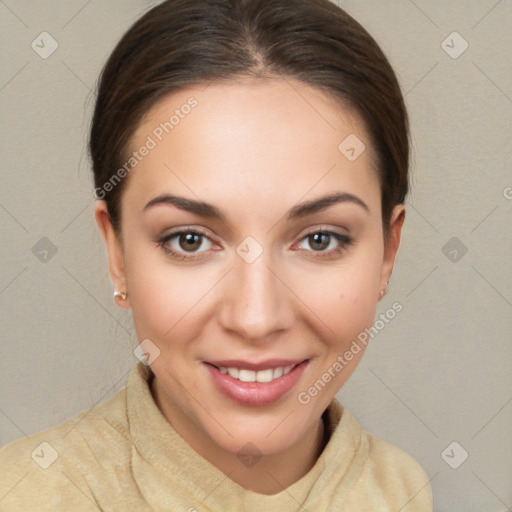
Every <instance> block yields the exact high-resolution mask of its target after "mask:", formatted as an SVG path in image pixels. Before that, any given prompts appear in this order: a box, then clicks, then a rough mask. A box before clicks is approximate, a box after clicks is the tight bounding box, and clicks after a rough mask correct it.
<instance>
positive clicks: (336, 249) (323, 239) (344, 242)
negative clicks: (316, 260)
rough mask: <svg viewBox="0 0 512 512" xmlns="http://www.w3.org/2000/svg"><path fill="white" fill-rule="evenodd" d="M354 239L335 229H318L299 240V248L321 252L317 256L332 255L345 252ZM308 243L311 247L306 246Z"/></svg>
mask: <svg viewBox="0 0 512 512" xmlns="http://www.w3.org/2000/svg"><path fill="white" fill-rule="evenodd" d="M352 242H353V240H352V239H351V238H350V237H348V236H347V235H342V234H341V233H337V232H335V231H327V230H318V231H314V232H312V233H309V234H307V235H306V236H305V237H304V238H302V239H301V241H300V242H299V248H301V249H305V250H307V251H309V252H314V253H319V254H316V255H315V257H332V256H336V255H338V254H339V253H341V252H343V250H344V249H346V248H347V247H348V246H349V245H350V244H351V243H352ZM305 245H308V246H309V247H310V249H308V248H307V247H304V246H305Z"/></svg>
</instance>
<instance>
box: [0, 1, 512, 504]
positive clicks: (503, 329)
mask: <svg viewBox="0 0 512 512" xmlns="http://www.w3.org/2000/svg"><path fill="white" fill-rule="evenodd" d="M154 3H156V2H154ZM154 3H152V2H149V1H143V0H138V1H137V0H125V1H120V0H114V1H109V2H100V1H99V0H92V1H89V2H87V1H86V0H73V1H69V0H66V1H52V2H47V1H42V0H38V1H21V0H20V1H14V0H3V1H1V0H0V19H1V21H0V44H1V47H2V52H3V58H2V65H1V76H0V108H1V112H2V123H1V127H0V130H1V132H0V144H1V151H2V152H1V155H2V158H1V172H2V186H1V189H0V222H1V225H2V231H1V235H0V236H1V249H0V251H1V252H0V257H1V262H2V265H1V272H0V310H1V313H0V314H1V327H2V334H3V339H2V344H1V349H2V353H1V358H0V368H1V375H2V387H1V392H0V444H5V443H7V442H9V441H12V440H14V439H17V438H20V437H23V436H24V435H28V434H31V433H33V432H37V431H40V430H42V429H45V428H48V427H50V426H53V425H55V424H57V423H59V422H61V421H63V420H65V419H67V418H68V417H70V416H71V415H73V414H75V413H77V412H79V411H81V410H83V409H86V408H89V407H91V406H93V405H95V404H97V403H98V402H100V401H103V400H105V399H107V398H108V397H110V396H111V395H112V394H113V393H114V392H115V391H117V390H118V389H120V388H121V387H122V386H123V385H124V384H125V382H126V378H127V375H128V372H129V371H130V369H131V368H132V366H133V365H134V364H135V363H136V362H137V360H136V359H135V356H134V355H133V353H132V351H133V348H134V347H135V346H136V344H137V340H136V337H135V335H134V330H133V326H132V322H131V317H130V313H129V312H126V311H123V310H121V309H119V308H117V307H116V306H115V305H114V303H113V301H112V291H113V289H112V285H111V282H110V278H109V275H108V271H107V265H106V253H105V250H104V248H103V245H102V241H101V238H100V235H99V232H98V231H97V228H96V225H95V223H94V218H93V204H94V200H93V197H92V190H93V187H92V180H91V176H90V168H89V162H88V159H87V155H86V151H85V139H86V132H87V127H88V123H89V119H90V114H91V108H92V106H93V100H94V96H93V93H92V92H91V91H92V90H93V87H94V84H95V80H96V79H97V76H98V73H99V71H100V69H101V66H102V65H103V63H104V61H105V59H106V58H107V56H108V54H109V52H110V51H111V49H112V48H113V45H114V44H115V42H116V41H117V40H118V39H119V37H120V36H121V35H122V33H123V32H124V31H125V30H126V29H127V28H128V26H129V25H130V24H131V23H132V21H134V20H135V19H136V18H137V17H138V16H139V15H140V14H141V13H142V12H144V11H145V10H146V9H147V8H148V7H150V6H151V5H153V4H154ZM339 4H340V6H341V7H343V8H345V9H346V10H347V11H348V12H349V13H350V14H351V15H353V16H354V17H355V18H356V19H357V20H358V21H360V22H361V23H362V24H363V25H364V26H365V27H366V28H367V29H368V30H369V31H370V33H371V34H372V35H373V36H374V37H375V38H376V39H377V41H378V42H379V43H380V44H381V46H382V48H383V49H384V51H385V52H386V53H387V55H388V56H389V58H390V60H391V62H392V64H393V66H394V67H395V69H396V71H397V74H398V76H399V79H400V81H401V84H402V87H403V90H404V93H405V97H406V101H407V105H408V108H409V112H410V117H411V124H412V135H413V144H414V149H413V168H412V183H413V190H412V193H411V195H410V196H409V199H408V201H407V212H408V213H407V218H406V223H405V228H404V235H403V240H402V246H401V248H400V251H399V255H398V259H397V264H396V267H395V272H394V274H393V277H392V281H391V283H390V290H389V293H388V295H387V296H386V297H385V298H384V300H383V301H382V302H381V304H380V306H379V310H378V313H380V312H384V311H386V310H387V309H388V308H389V307H391V304H393V302H395V301H399V302H400V303H401V304H402V305H403V311H402V312H400V313H399V314H398V315H397V316H396V318H395V319H394V320H393V321H392V322H390V323H389V324H388V325H386V327H385V328H384V329H382V330H381V331H380V332H379V334H378V335H377V336H375V337H374V338H373V339H372V341H371V344H370V346H369V348H368V350H367V352H366V355H365V357H364V359H363V361H362V363H361V364H360V366H359V368H358V370H357V371H356V373H355V374H354V375H353V376H352V377H351V379H350V380H349V381H348V383H347V384H346V385H345V386H344V388H343V389H342V390H341V392H340V393H339V398H340V400H341V401H342V402H343V403H344V404H345V405H346V406H347V407H348V408H349V409H350V410H351V412H352V413H353V414H354V416H355V417H356V418H357V420H358V421H359V422H360V424H361V425H362V426H363V428H365V429H366V430H368V431H370V432H372V433H373V434H374V435H376V436H378V437H380V438H382V439H385V440H387V441H389V442H390V443H392V444H395V445H397V446H399V447H401V448H402V449H404V450H406V451H407V452H409V453H410V454H411V455H413V456H414V457H415V458H416V459H417V460H418V461H419V462H420V463H421V464H422V466H423V467H424V468H425V470H426V471H427V473H428V475H429V476H430V477H431V479H432V487H433V491H434V500H435V509H436V511H463V510H464V511H486V512H491V511H504V510H507V508H510V507H512V485H511V482H512V456H511V454H512V343H511V331H512V286H511V278H512V236H511V234H512V229H511V224H512V222H511V220H512V168H511V162H512V149H511V148H512V140H511V125H512V123H511V121H512V67H511V65H510V62H511V60H512V56H511V48H512V35H511V34H512V2H511V1H510V0H508V1H506V0H501V1H496V0H479V1H466V0H452V1H449V2H446V1H435V2H434V1H430V2H429V1H426V0H415V1H414V2H413V1H412V0H397V1H393V2H384V1H377V0H373V1H368V2H361V1H356V0H341V1H339ZM44 31H46V32H48V33H49V34H50V35H51V36H52V37H53V38H54V39H55V40H56V41H57V43H58V48H57V49H56V51H55V52H54V53H53V54H52V55H50V56H49V57H48V58H46V59H43V58H42V57H41V56H40V55H39V54H38V53H36V51H35V50H34V49H32V47H31V43H32V41H34V40H35V41H36V43H38V41H39V45H40V46H42V44H41V42H40V41H41V37H39V35H40V34H41V32H44ZM454 31H456V32H458V33H459V34H460V37H459V36H458V35H455V36H453V35H452V36H450V34H452V33H453V32H454ZM43 37H47V36H43ZM462 38H463V39H462ZM443 41H445V42H444V43H443ZM464 41H466V42H467V44H468V48H467V49H466V50H465V51H464V52H463V53H462V54H460V55H459V53H460V52H461V50H463V49H464V46H465V44H464ZM44 46H45V49H46V50H45V51H47V50H48V49H49V48H50V40H49V39H45V44H44ZM38 49H39V51H42V50H43V49H42V48H38ZM455 57H456V58H455ZM41 239H42V240H41ZM446 244H448V245H446ZM465 250H467V252H466V253H464V252H465ZM45 251H46V252H45ZM55 251H56V252H55ZM454 441H455V442H457V443H458V444H457V445H452V446H451V447H449V448H448V450H446V451H445V449H446V448H447V447H448V446H449V445H450V443H452V442H454ZM463 450H465V451H466V452H467V453H468V458H467V459H466V460H465V461H464V462H463V463H461V462H462V460H463V455H464V452H463ZM443 453H444V459H443V456H442V454H443ZM445 460H446V461H449V462H450V463H451V465H452V466H458V467H457V468H452V467H450V465H448V463H447V462H445ZM0 499H1V497H0Z"/></svg>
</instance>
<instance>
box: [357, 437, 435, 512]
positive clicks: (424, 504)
mask: <svg viewBox="0 0 512 512" xmlns="http://www.w3.org/2000/svg"><path fill="white" fill-rule="evenodd" d="M363 434H364V436H365V438H366V439H367V442H368V448H369V453H368V459H367V470H368V472H369V473H370V474H371V477H372V479H374V480H375V481H376V483H378V488H379V489H380V490H381V492H382V493H383V495H385V496H388V499H392V500H394V501H395V502H396V503H397V505H400V510H402V511H403V512H407V511H409V510H411V511H413V510H414V511H432V510H433V504H432V489H431V485H430V479H429V477H428V475H427V473H426V472H425V470H424V469H423V467H422V466H421V465H420V464H419V463H418V461H417V460H416V459H414V458H413V457H412V456H411V455H410V454H408V453H407V452H405V451H404V450H402V449H400V448H398V447H397V446H394V445H392V444H390V443H388V442H386V441H383V440H382V439H379V438H377V437H375V436H374V435H372V434H370V433H368V432H365V431H363Z"/></svg>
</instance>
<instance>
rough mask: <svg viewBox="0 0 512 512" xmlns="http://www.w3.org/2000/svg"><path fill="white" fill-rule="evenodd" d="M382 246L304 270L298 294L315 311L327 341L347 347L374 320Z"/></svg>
mask: <svg viewBox="0 0 512 512" xmlns="http://www.w3.org/2000/svg"><path fill="white" fill-rule="evenodd" d="M378 255H379V248H378V247H375V248H373V250H372V249H366V250H365V251H364V252H362V251H359V252H358V254H357V255H356V254H354V255H353V256H351V257H350V258H347V259H345V260H344V261H343V262H341V263H340V264H339V266H335V267H333V266H330V267H325V268H324V269H318V268H317V269H316V270H315V272H302V273H301V277H300V280H299V279H298V280H297V288H296V290H297V291H296V293H297V295H298V296H299V297H300V298H301V299H302V300H303V302H304V303H305V304H306V305H307V306H308V307H309V308H310V309H311V310H312V311H313V312H314V313H315V317H316V318H317V321H316V323H317V325H318V327H319V329H322V331H323V332H325V333H326V334H325V338H324V342H327V343H329V344H330V345H333V349H337V350H344V347H345V346H348V345H349V344H350V343H351V341H352V340H353V339H355V338H356V337H357V335H358V334H359V333H360V332H361V331H363V330H364V329H365V328H367V327H369V326H371V325H372V323H373V319H374V315H375V311H376V307H377V302H378V289H379V283H380V272H381V264H382V260H379V258H378Z"/></svg>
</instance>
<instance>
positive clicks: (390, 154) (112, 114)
mask: <svg viewBox="0 0 512 512" xmlns="http://www.w3.org/2000/svg"><path fill="white" fill-rule="evenodd" d="M246 75H247V76H256V77H265V76H272V77H275V76H283V77H290V78H295V79H298V80H301V81H302V82H304V83H306V84H309V85H312V86H315V87H318V88H319V89H322V90H323V91H324V92H327V93H329V94H330V95H331V96H333V97H335V98H338V99H340V100H341V101H343V102H345V103H348V104H349V105H351V106H352V107H353V108H355V110H356V111H357V113H358V114H359V115H360V116H361V118H362V119H363V120H364V122H365V125H366V128H367V130H368V131H369V134H370V137H371V139H372V140H371V142H372V144H373V148H374V150H375V153H376V155H377V159H378V162H377V164H378V173H379V180H380V185H381V197H382V220H383V229H384V235H385V237H387V235H388V228H389V221H390V218H391V213H392V210H393V207H394V206H396V205H397V204H403V203H404V201H405V197H406V195H407V192H408V188H409V182H408V167H409V126H408V118H407V111H406V108H405V104H404V100H403V97H402V93H401V91H400V87H399V84H398V81H397V78H396V76H395V73H394V71H393V69H392V67H391V65H390V64H389V62H388V60H387V58H386V57H385V55H384V54H383V52H382V51H381V49H380V48H379V46H378V44H377V43H376V42H375V40H374V39H373V38H372V37H371V36H370V35H369V34H368V32H367V31H366V30H365V29H364V28H363V27H362V26H361V25H360V24H359V23H358V22H357V21H355V20H354V19H353V18H352V17H351V16H349V15H348V14H347V13H346V12H345V11H343V10H342V9H340V8H339V7H337V6H336V5H334V4H333V3H332V2H330V1H329V0H166V1H164V2H163V3H161V4H159V5H157V6H156V7H154V8H152V9H151V10H150V11H148V12H147V13H146V14H145V15H143V16H142V17H141V18H140V19H139V20H138V21H136V22H135V23H134V24H133V25H132V26H131V27H130V28H129V29H128V31H127V32H126V33H125V34H124V36H123V37H122V38H121V40H120V41H119V43H118V44H117V46H116V47H115V48H114V50H113V52H112V54H111V55H110V57H109V59H108V61H107V62H106V64H105V66H104V68H103V70H102V73H101V76H100V78H99V82H98V91H97V100H96V105H95V110H94V114H93V119H92V123H91V130H90V137H89V152H90V155H91V159H92V166H93V173H94V182H95V186H96V187H102V185H103V184H104V183H106V182H108V181H109V179H110V178H111V176H112V175H113V174H114V173H115V172H116V171H117V170H118V169H119V168H120V167H121V166H122V165H123V163H124V162H125V161H126V155H127V153H128V150H129V144H130V139H131V137H132V135H133V133H134V132H135V130H136V129H137V127H138V124H139V123H140V121H141V119H142V117H143V116H144V114H146V113H147V112H148V111H149V110H150V109H151V108H152V106H154V105H155V104H156V102H157V101H158V100H160V99H162V98H163V97H164V96H165V95H168V94H169V93H172V92H176V91H178V90H179V89H183V88H185V87H187V86H192V85H198V84H201V83H209V82H213V81H221V80H230V79H235V78H238V77H241V76H246ZM340 142H341V141H340ZM125 185H126V179H125V180H122V181H121V182H120V183H119V184H118V185H117V186H115V187H112V189H111V190H110V191H109V192H108V193H105V195H104V199H105V201H106V202H107V206H108V211H109V215H110V217H111V220H112V223H113V226H114V228H115V229H116V232H117V233H118V234H120V204H121V195H122V191H123V188H124V186H125Z"/></svg>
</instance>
